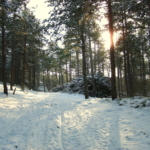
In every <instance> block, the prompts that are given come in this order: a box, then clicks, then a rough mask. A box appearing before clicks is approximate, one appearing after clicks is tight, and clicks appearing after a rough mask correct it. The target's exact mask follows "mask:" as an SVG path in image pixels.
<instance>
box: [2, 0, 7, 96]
mask: <svg viewBox="0 0 150 150" xmlns="http://www.w3.org/2000/svg"><path fill="white" fill-rule="evenodd" d="M2 4H3V7H2V14H1V15H2V17H1V18H2V20H1V33H2V34H1V38H2V43H1V44H2V81H3V87H4V93H5V94H6V95H8V89H7V83H6V49H5V17H6V16H5V8H4V6H5V0H2Z"/></svg>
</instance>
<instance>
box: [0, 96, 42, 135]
mask: <svg viewBox="0 0 150 150" xmlns="http://www.w3.org/2000/svg"><path fill="white" fill-rule="evenodd" d="M42 99H43V98H42ZM42 99H40V100H39V101H41V100H42ZM39 101H38V102H35V103H34V104H32V105H31V106H29V108H27V109H26V110H24V112H23V113H21V115H19V116H18V117H17V118H16V119H14V121H13V122H12V123H11V124H9V125H8V126H7V127H6V128H5V129H4V130H3V131H2V132H1V133H0V137H3V136H4V135H5V134H7V132H9V130H11V127H12V126H13V125H14V124H15V123H16V122H17V121H18V120H19V119H20V118H21V117H22V116H24V115H25V114H26V113H27V112H29V111H30V110H31V109H32V107H34V106H35V105H36V104H37V103H39Z"/></svg>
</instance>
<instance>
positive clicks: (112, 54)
mask: <svg viewBox="0 0 150 150" xmlns="http://www.w3.org/2000/svg"><path fill="white" fill-rule="evenodd" d="M111 3H112V2H111V0H108V1H107V4H108V20H109V32H110V43H111V44H110V61H111V95H112V100H113V99H115V98H117V90H116V74H115V49H114V40H113V15H112V6H111Z"/></svg>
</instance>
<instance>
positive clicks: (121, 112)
mask: <svg viewBox="0 0 150 150" xmlns="http://www.w3.org/2000/svg"><path fill="white" fill-rule="evenodd" d="M2 92H3V88H2V85H0V150H14V149H18V150H150V107H139V108H133V107H130V104H131V105H133V103H131V101H132V102H135V101H136V103H137V102H138V101H139V100H141V99H139V97H137V99H136V98H134V99H133V100H132V99H124V100H122V101H121V102H120V104H119V103H118V101H111V99H108V98H103V99H102V98H90V99H87V100H85V99H84V96H83V95H77V94H71V95H70V94H64V93H43V92H33V91H29V92H28V93H27V94H26V93H24V92H22V91H21V90H20V89H19V88H17V90H16V94H15V95H12V92H11V93H10V94H9V95H8V97H6V96H5V95H4V94H2ZM142 100H143V99H142ZM129 101H130V102H129ZM122 104H123V105H122Z"/></svg>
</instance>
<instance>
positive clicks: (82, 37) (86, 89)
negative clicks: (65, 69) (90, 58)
mask: <svg viewBox="0 0 150 150" xmlns="http://www.w3.org/2000/svg"><path fill="white" fill-rule="evenodd" d="M81 42H82V46H81V47H82V66H83V70H82V72H83V81H84V95H85V99H88V98H89V93H88V86H87V72H86V58H85V54H86V52H85V39H84V28H83V25H81Z"/></svg>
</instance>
